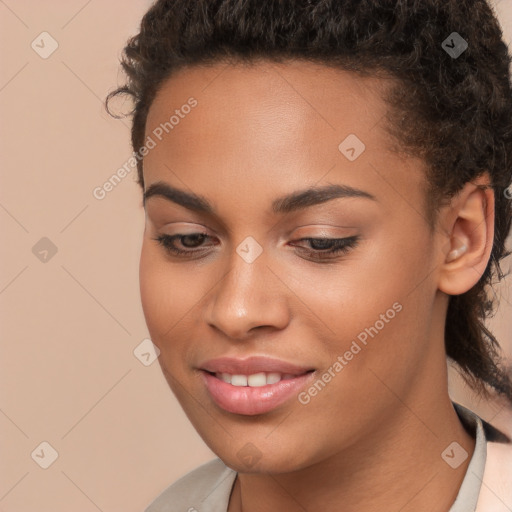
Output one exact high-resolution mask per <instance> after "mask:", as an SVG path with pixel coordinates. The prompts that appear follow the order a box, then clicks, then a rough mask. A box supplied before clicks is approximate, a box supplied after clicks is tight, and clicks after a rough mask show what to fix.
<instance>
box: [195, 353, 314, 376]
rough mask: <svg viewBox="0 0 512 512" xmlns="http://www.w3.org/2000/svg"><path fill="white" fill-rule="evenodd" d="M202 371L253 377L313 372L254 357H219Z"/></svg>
mask: <svg viewBox="0 0 512 512" xmlns="http://www.w3.org/2000/svg"><path fill="white" fill-rule="evenodd" d="M200 369H201V370H206V371H208V372H211V373H229V374H231V375H252V374H254V373H261V372H267V373H270V372H275V373H282V374H291V375H302V374H304V373H306V372H308V371H310V370H313V368H310V367H306V366H299V365H296V364H292V363H289V362H287V361H283V360H281V359H274V358H271V357H266V356H252V357H248V358H246V359H237V358H235V357H219V358H216V359H209V360H208V361H206V362H205V363H203V364H202V365H201V366H200Z"/></svg>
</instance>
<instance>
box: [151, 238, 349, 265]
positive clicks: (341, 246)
mask: <svg viewBox="0 0 512 512" xmlns="http://www.w3.org/2000/svg"><path fill="white" fill-rule="evenodd" d="M197 236H200V237H205V238H211V237H210V236H208V235H207V234H206V233H190V234H186V235H180V234H178V235H159V236H157V237H155V238H153V240H156V241H157V242H158V243H159V244H160V245H162V246H163V247H164V249H165V250H166V251H167V252H168V253H170V254H172V255H174V256H180V257H187V256H191V255H192V254H193V253H198V252H202V251H201V250H194V249H192V250H183V249H179V248H177V247H175V246H174V240H176V239H179V238H181V239H182V238H185V237H197ZM298 241H299V242H303V241H307V242H309V243H311V242H312V241H313V242H324V243H325V242H326V243H330V244H332V246H331V249H329V250H328V251H325V250H318V249H316V250H315V249H313V250H311V251H308V250H307V249H305V248H303V247H302V249H304V250H305V251H306V253H307V255H308V256H309V257H311V258H312V259H316V260H325V259H332V258H333V257H335V256H337V255H340V254H346V253H347V252H349V251H350V250H351V249H353V248H354V247H356V245H357V244H358V242H359V237H358V236H355V235H354V236H349V237H347V238H311V237H310V238H301V239H300V240H298ZM323 255H327V256H323Z"/></svg>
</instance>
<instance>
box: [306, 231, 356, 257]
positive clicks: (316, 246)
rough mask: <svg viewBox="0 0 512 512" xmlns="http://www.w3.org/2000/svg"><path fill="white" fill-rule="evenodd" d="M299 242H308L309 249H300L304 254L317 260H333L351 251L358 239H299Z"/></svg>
mask: <svg viewBox="0 0 512 512" xmlns="http://www.w3.org/2000/svg"><path fill="white" fill-rule="evenodd" d="M298 241H299V242H304V241H305V242H308V243H309V244H310V247H311V248H312V249H313V250H311V249H308V248H305V247H300V246H299V249H301V250H304V251H305V252H306V254H307V255H308V256H309V257H310V258H312V259H317V260H326V259H333V258H335V257H336V256H338V255H340V254H345V253H347V252H349V251H350V250H351V249H353V248H354V247H355V246H356V245H357V244H358V242H359V237H358V236H356V235H354V236H349V237H346V238H301V239H300V240H298Z"/></svg>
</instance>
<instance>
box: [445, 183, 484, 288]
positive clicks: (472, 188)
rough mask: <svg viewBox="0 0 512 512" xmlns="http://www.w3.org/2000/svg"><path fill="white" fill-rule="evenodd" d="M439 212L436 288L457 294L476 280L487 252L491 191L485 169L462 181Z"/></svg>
mask: <svg viewBox="0 0 512 512" xmlns="http://www.w3.org/2000/svg"><path fill="white" fill-rule="evenodd" d="M443 216H444V219H443V220H444V223H443V224H444V228H445V229H444V231H445V234H446V240H445V241H446V243H445V247H444V248H443V257H444V261H443V263H442V266H441V271H440V273H439V283H438V288H439V290H441V291H442V292H444V293H447V294H448V295H460V294H461V293H464V292H467V291H468V290H470V289H471V288H472V287H473V286H474V285H475V284H476V283H477V282H478V281H479V279H480V278H481V276H482V274H483V273H484V271H485V268H486V267H487V263H488V261H489V258H490V256H491V251H492V246H493V242H494V191H493V189H492V188H491V186H490V179H489V175H488V173H485V174H483V175H482V176H480V177H479V178H477V179H476V180H474V181H472V182H469V183H466V185H464V187H463V189H462V190H461V191H460V192H459V193H458V194H457V195H456V196H455V197H454V198H453V199H452V201H450V205H449V206H447V207H446V209H445V211H444V212H443Z"/></svg>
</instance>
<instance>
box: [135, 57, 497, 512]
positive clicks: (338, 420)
mask: <svg viewBox="0 0 512 512" xmlns="http://www.w3.org/2000/svg"><path fill="white" fill-rule="evenodd" d="M386 85H387V84H386V83H385V82H384V81H383V79H377V78H360V77H357V76H356V75H354V74H351V73H348V72H345V71H340V70H334V69H330V68H327V67H324V66H322V65H319V64H312V63H305V62H300V61H293V62H292V61H287V62H286V63H280V64H276V63H269V62H265V61H262V62H258V63H257V64H254V65H253V66H244V65H241V64H233V63H231V64H225V63H217V64H215V65H213V66H210V67H191V68H186V69H182V70H181V71H179V73H177V74H175V75H174V76H172V77H170V78H169V79H168V80H167V81H166V82H165V83H164V85H163V87H162V88H161V89H160V90H159V93H158V95H157V96H156V98H155V100H154V101H153V103H152V105H151V108H150V111H149V115H148V119H147V124H146V134H147V135H151V133H152V130H154V129H155V128H156V127H158V125H159V124H160V123H163V122H165V121H167V120H168V119H169V116H170V115H171V114H172V112H173V111H174V110H175V109H176V108H180V106H181V105H183V104H184V103H186V101H187V98H189V97H190V96H193V97H194V98H196V99H197V101H198V104H197V106H196V107H195V108H194V109H193V110H192V111H191V112H190V114H188V115H187V116H185V117H184V118H183V119H181V120H180V123H179V125H177V126H175V127H174V129H173V130H172V131H170V132H169V134H167V135H166V136H165V137H164V138H163V139H162V141H159V142H158V144H157V145H156V147H155V148H154V149H152V150H151V151H150V152H149V154H147V156H145V159H144V182H145V189H146V190H147V189H148V187H149V186H150V185H152V184H154V183H156V182H158V181H163V182H166V183H168V184H170V185H172V186H173V187H177V188H179V189H182V190H184V191H186V192H189V193H190V192H193V193H196V194H199V195H201V196H202V197H204V198H205V199H207V200H208V201H209V202H210V203H211V204H212V205H213V207H214V208H215V214H204V213H197V212H194V211H191V210H189V209H187V208H184V207H183V206H180V205H178V204H175V203H174V202H172V201H169V200H167V199H165V198H163V197H160V196H152V197H150V198H149V199H148V200H147V201H146V203H145V214H146V225H145V231H144V240H143V246H142V253H141V259H140V287H141V299H142V305H143V310H144V315H145V318H146V322H147V325H148V329H149V332H150V335H151V339H152V340H153V342H154V343H155V345H156V346H158V348H159V349H160V357H159V362H160V365H161V368H162V370H163V373H164V375H165V377H166V379H167V381H168V382H169V385H170V387H171V389H172V390H173V392H174V393H175V395H176V397H177V399H178V401H179V402H180V404H181V406H182V407H183V409H184V411H185V413H186V414H187V416H188V418H189V419H190V421H191V422H192V424H193V426H194V427H195V428H196V430H197V431H198V433H199V434H200V435H201V437H202V438H203V439H204V441H205V442H206V443H207V445H208V446H209V447H210V448H211V449H212V450H213V451H214V452H215V453H216V454H217V455H218V456H219V457H220V458H221V459H222V460H223V461H224V462H225V463H226V465H228V466H229V467H231V468H233V469H235V470H236V471H238V476H237V479H236V481H235V485H234V487H233V490H232V494H231V498H230V503H229V512H238V511H242V510H243V511H244V512H263V511H268V510H288V511H292V512H293V511H304V510H307V511H308V512H313V511H320V510H322V511H323V512H329V511H335V510H339V509H340V503H343V510H344V511H345V512H351V511H356V510H357V511H360V510H365V511H368V512H371V511H377V510H378V511H381V510H397V511H398V510H401V511H402V512H404V511H413V510H414V511H420V512H421V511H427V510H429V511H430V510H439V511H446V510H448V509H449V508H450V506H451V505H452V503H453V501H454V499H455V497H456V495H457V492H458V489H459V487H460V485H461V482H462V480H463V478H464V475H465V472H466V469H467V465H468V463H469V460H470V458H471V455H472V453H473V450H474V444H475V442H474V439H473V438H472V437H471V436H470V435H469V434H468V433H467V432H466V430H465V429H464V428H463V426H462V424H461V423H460V421H459V419H458V417H457V415H456V413H455V411H454V409H453V407H452V405H451V402H450V398H449V395H448V391H447V372H446V356H445V352H444V338H443V333H444V324H445V319H446V308H447V305H448V298H449V294H455V293H463V292H464V291H466V290H468V289H469V288H471V287H472V286H473V285H474V284H475V283H476V282H477V281H478V279H479V277H480V275H481V274H482V272H483V271H484V269H485V265H486V263H487V261H488V258H489V254H490V250H491V245H492V234H493V224H492V218H493V216H492V208H493V195H492V192H490V191H489V190H482V189H481V188H479V187H478V186H477V185H482V184H485V183H486V182H487V181H486V179H487V177H486V175H484V176H483V177H482V178H481V179H480V180H479V181H477V182H475V183H468V184H466V186H465V188H464V189H463V190H462V191H461V192H460V194H458V195H457V196H456V197H455V198H454V199H453V201H452V202H451V203H450V204H449V205H447V206H445V207H443V209H442V210H441V212H440V216H439V222H438V225H437V226H436V228H435V229H431V227H430V226H429V225H428V223H427V221H426V218H427V216H426V212H425V206H424V205H425V190H426V182H425V167H424V164H423V162H422V161H421V160H419V159H416V158H413V157H411V156H406V155H404V154H401V153H399V152H396V151H392V150H391V148H392V147H393V146H394V145H396V144H394V141H392V140H391V139H390V137H389V136H388V135H387V134H386V131H385V129H384V125H383V122H384V118H383V116H384V115H385V113H386V108H387V107H386V104H385V103H384V101H383V100H382V91H383V90H384V88H385V87H386ZM351 133H352V134H356V135H357V137H358V138H359V139H360V140H362V141H363V142H364V144H365V146H366V149H365V151H364V152H363V153H362V154H361V155H360V156H359V157H358V158H357V159H356V160H354V161H352V162H351V161H349V160H348V159H347V158H345V157H344V156H343V155H342V154H341V152H340V151H339V149H338V145H339V144H340V143H341V142H342V141H343V140H344V139H345V138H346V137H347V135H348V134H351ZM328 184H340V185H345V186H351V187H355V188H357V189H361V190H363V191H365V192H367V193H368V194H371V195H372V196H374V198H375V200H371V199H368V198H363V197H352V198H337V199H333V200H330V201H326V202H323V203H321V204H317V205H313V206H310V207H308V208H306V209H303V210H298V211H295V212H291V213H287V214H277V215H276V214H273V213H272V212H271V209H270V206H271V203H272V201H273V200H275V199H276V198H277V197H281V196H282V195H285V194H289V193H291V192H294V191H297V190H303V189H304V188H307V187H320V186H325V185H328ZM197 232H205V233H207V234H208V235H209V236H210V237H211V238H209V239H206V240H204V241H203V242H202V245H201V242H199V243H196V245H197V247H195V248H194V246H193V245H191V243H193V240H192V242H190V240H188V244H189V245H188V246H187V245H184V244H183V243H180V240H177V241H176V242H175V245H177V246H178V247H179V248H181V249H183V250H186V249H189V250H199V251H201V252H198V253H195V256H193V257H180V256H172V255H171V254H169V253H168V252H166V249H165V247H163V246H162V245H160V244H159V243H158V242H157V241H155V240H154V238H155V237H156V236H158V235H160V234H162V233H165V234H169V235H173V234H177V233H181V234H192V233H197ZM353 235H356V236H358V237H359V242H358V244H357V245H356V246H355V247H353V248H352V249H350V250H349V251H348V252H346V253H345V254H341V255H338V256H335V257H333V258H332V259H328V260H320V261H319V260H315V259H313V256H308V251H312V250H313V249H315V248H318V246H311V245H310V244H309V243H308V242H307V241H304V240H303V241H300V240H301V239H303V238H307V237H311V238H321V237H326V236H328V237H330V238H343V237H348V236H353ZM247 236H251V237H253V238H254V239H255V240H256V241H257V242H258V243H259V244H260V246H261V247H262V249H263V252H262V254H261V255H260V256H259V257H258V258H257V259H256V260H255V261H254V262H252V263H247V262H246V261H245V260H244V259H242V258H241V257H240V256H239V255H238V253H237V252H236V248H237V247H238V245H239V244H240V243H241V242H242V241H243V240H244V239H245V238H246V237H247ZM181 242H183V240H182V241H181ZM184 242H185V243H187V240H185V241H184ZM463 244H465V245H466V246H467V250H466V252H465V253H463V254H462V255H460V256H459V257H458V258H455V259H454V260H452V261H449V260H450V259H451V258H450V257H448V255H449V253H450V251H452V250H453V249H456V248H458V247H459V246H461V245H463ZM396 302H399V303H400V304H401V305H402V310H401V311H400V312H399V313H397V314H396V316H395V317H394V318H393V319H392V320H390V321H389V322H388V323H386V324H385V327H384V328H383V329H382V330H380V331H379V333H378V335H377V336H375V337H374V338H373V339H369V341H368V344H367V346H365V347H364V348H363V349H362V350H361V351H360V352H359V353H358V354H357V356H354V358H353V359H352V360H351V361H349V362H348V364H347V365H346V366H345V367H344V368H343V370H342V371H341V372H339V373H337V374H336V377H335V378H333V379H332V380H331V382H329V383H328V385H326V386H325V388H324V389H323V390H322V391H321V392H320V393H318V394H317V395H316V396H314V397H312V399H311V401H310V402H309V403H308V404H307V405H303V404H301V403H300V402H299V401H298V400H297V399H295V397H294V398H293V399H291V400H289V401H288V402H286V403H285V404H283V405H281V406H280V407H278V408H277V409H275V410H273V411H271V412H269V413H265V414H260V415H254V416H248V415H240V414H233V413H229V412H226V411H224V410H223V409H221V408H219V407H218V406H217V405H216V404H215V403H214V402H213V401H212V399H211V398H210V396H209V394H208V392H207V390H206V388H205V386H204V385H203V382H202V379H201V375H200V372H199V370H198V367H199V366H200V364H201V363H202V362H204V361H206V360H207V359H211V358H214V357H220V356H225V355H227V356H232V357H238V358H245V357H248V356H250V355H267V356H271V357H276V358H279V359H284V360H286V361H289V362H292V363H295V364H298V365H305V366H308V367H312V368H315V369H316V372H315V373H316V376H318V377H320V376H321V375H322V374H323V373H324V372H325V371H327V369H328V368H329V367H332V365H333V363H334V362H335V361H336V360H337V357H338V356H339V355H343V354H344V353H345V352H346V351H347V350H348V349H349V347H350V345H351V343H352V341H353V340H354V339H356V337H357V335H358V334H359V333H360V332H361V331H364V329H365V328H367V327H370V326H373V325H374V324H375V322H376V321H377V320H379V318H380V315H381V314H383V313H385V312H386V310H388V309H389V308H391V307H392V305H393V304H394V303H396ZM453 441H457V442H458V443H459V444H460V445H461V446H462V447H463V448H464V449H465V450H466V451H467V452H468V458H467V459H466V461H465V462H464V463H462V464H461V465H460V466H459V467H458V468H457V469H452V468H451V467H449V466H448V465H447V464H446V463H445V462H444V460H443V459H442V458H441V453H442V452H443V451H444V450H445V448H447V446H448V445H450V443H452V442H453ZM247 443H252V445H254V447H255V449H256V451H257V454H258V457H257V458H258V461H257V463H256V464H254V465H253V466H251V467H248V466H247V465H246V464H245V462H244V461H243V460H242V458H240V457H239V456H238V455H237V454H238V452H239V451H240V450H242V453H244V452H243V450H244V449H245V450H247V447H246V445H247ZM244 447H245V448H244ZM433 497H435V500H434V498H433ZM434 501H435V505H434V503H433V502H434Z"/></svg>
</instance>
